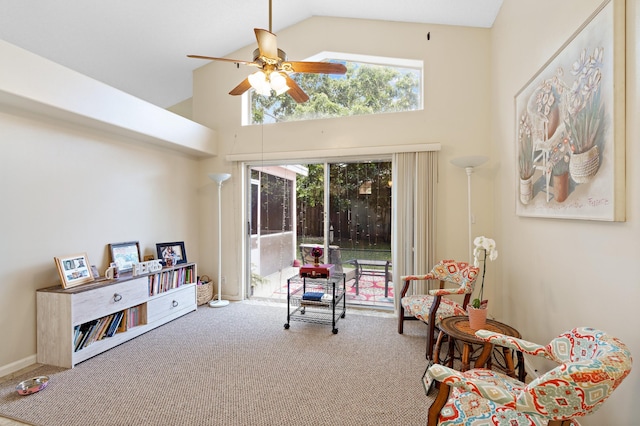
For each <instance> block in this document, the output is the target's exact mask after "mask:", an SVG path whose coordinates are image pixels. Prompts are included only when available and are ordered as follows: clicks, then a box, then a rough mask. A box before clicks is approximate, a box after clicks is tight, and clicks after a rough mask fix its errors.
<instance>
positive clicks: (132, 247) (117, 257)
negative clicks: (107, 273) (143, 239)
mask: <svg viewBox="0 0 640 426" xmlns="http://www.w3.org/2000/svg"><path fill="white" fill-rule="evenodd" d="M109 251H110V252H111V262H114V263H115V264H116V266H117V267H118V272H128V271H131V270H132V269H133V267H132V264H134V263H138V262H140V244H138V242H137V241H129V242H126V243H115V244H109Z"/></svg>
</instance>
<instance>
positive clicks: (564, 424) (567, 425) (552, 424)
mask: <svg viewBox="0 0 640 426" xmlns="http://www.w3.org/2000/svg"><path fill="white" fill-rule="evenodd" d="M547 424H548V426H571V425H573V422H572V421H571V420H549V423H547Z"/></svg>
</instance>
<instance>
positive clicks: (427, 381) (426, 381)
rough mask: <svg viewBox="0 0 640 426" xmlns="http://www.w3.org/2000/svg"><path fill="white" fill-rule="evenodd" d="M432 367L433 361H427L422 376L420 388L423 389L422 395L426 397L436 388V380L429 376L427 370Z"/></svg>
mask: <svg viewBox="0 0 640 426" xmlns="http://www.w3.org/2000/svg"><path fill="white" fill-rule="evenodd" d="M432 365H433V361H431V360H429V362H428V363H427V368H425V370H424V374H423V375H422V386H423V387H424V394H425V395H427V396H428V395H429V392H431V391H432V390H433V388H434V387H435V386H436V380H435V379H434V378H433V377H431V375H430V374H429V368H431V366H432Z"/></svg>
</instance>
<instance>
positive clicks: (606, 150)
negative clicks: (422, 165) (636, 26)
mask: <svg viewBox="0 0 640 426" xmlns="http://www.w3.org/2000/svg"><path fill="white" fill-rule="evenodd" d="M624 8H625V2H624V0H606V1H604V2H603V3H602V4H601V5H600V6H599V8H598V9H597V10H596V11H595V12H594V13H593V14H592V15H591V17H589V19H588V20H587V21H586V22H585V23H584V24H583V25H582V26H581V27H580V28H579V29H578V30H577V31H576V32H575V33H574V34H573V35H572V36H571V37H570V38H569V40H568V41H567V42H566V43H565V44H564V45H563V46H562V47H561V48H560V49H559V50H558V51H557V52H556V53H555V54H554V55H553V56H552V58H551V59H550V60H549V61H548V62H547V63H546V64H545V65H544V66H543V67H542V68H541V69H540V70H539V71H538V72H537V73H536V74H535V75H534V76H533V78H532V79H531V80H529V82H528V83H527V84H526V85H525V86H524V87H523V88H522V89H521V90H520V91H519V92H518V93H517V94H516V96H515V112H516V120H515V128H516V134H515V142H516V149H515V152H516V162H515V164H516V172H517V173H516V189H517V191H516V192H517V193H516V214H517V215H519V216H533V217H549V218H563V219H588V220H602V221H624V220H625V198H624V191H625V99H624V98H625V80H624V76H625V10H624Z"/></svg>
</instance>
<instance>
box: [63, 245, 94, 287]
mask: <svg viewBox="0 0 640 426" xmlns="http://www.w3.org/2000/svg"><path fill="white" fill-rule="evenodd" d="M53 260H54V261H55V263H56V267H57V268H58V274H60V282H61V284H62V287H63V288H71V287H76V286H79V285H82V284H86V283H89V282H91V281H93V280H94V277H93V272H92V271H91V264H90V263H89V257H88V256H87V254H86V253H79V254H73V255H70V256H64V257H54V258H53Z"/></svg>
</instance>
